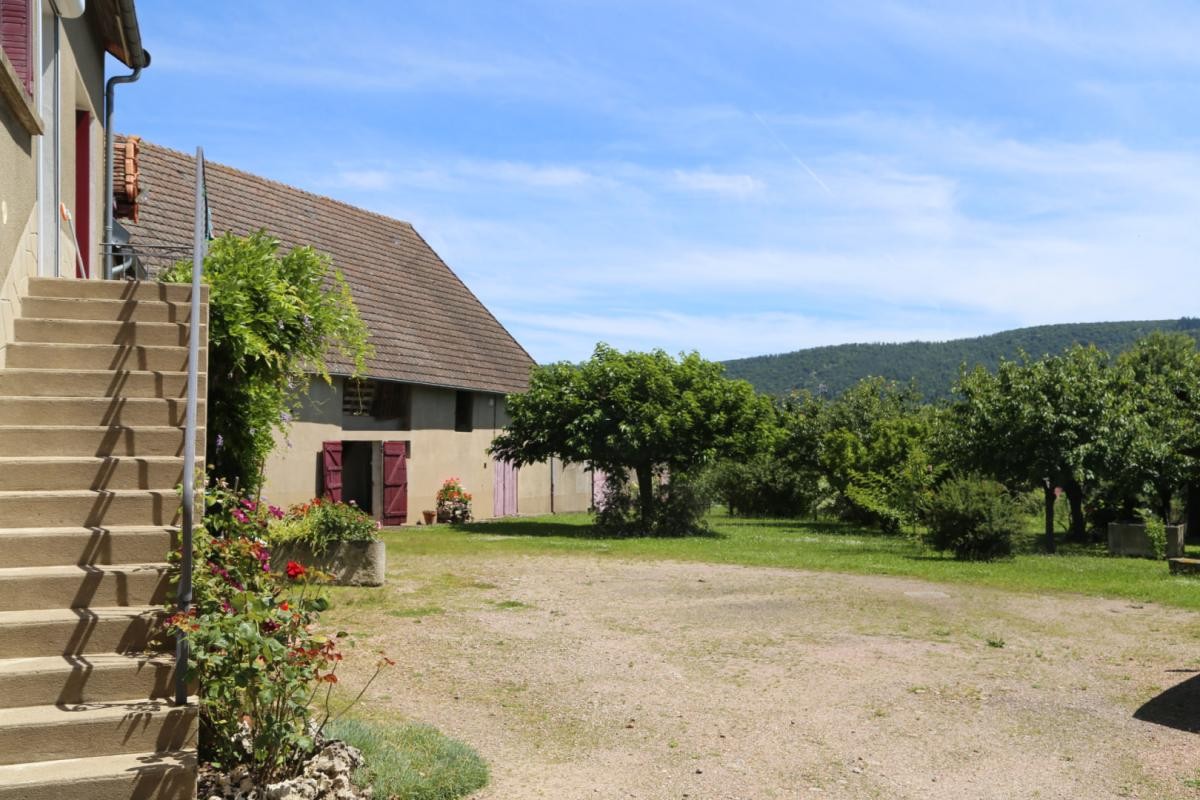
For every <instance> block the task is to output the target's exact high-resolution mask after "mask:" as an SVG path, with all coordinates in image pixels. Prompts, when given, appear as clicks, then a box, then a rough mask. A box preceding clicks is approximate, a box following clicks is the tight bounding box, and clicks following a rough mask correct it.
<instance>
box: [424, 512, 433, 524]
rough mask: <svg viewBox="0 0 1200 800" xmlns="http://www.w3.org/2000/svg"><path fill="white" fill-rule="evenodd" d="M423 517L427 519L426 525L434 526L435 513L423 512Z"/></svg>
mask: <svg viewBox="0 0 1200 800" xmlns="http://www.w3.org/2000/svg"><path fill="white" fill-rule="evenodd" d="M421 516H422V517H424V518H425V524H426V525H432V524H433V517H434V512H432V511H422V512H421Z"/></svg>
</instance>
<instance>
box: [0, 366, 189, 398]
mask: <svg viewBox="0 0 1200 800" xmlns="http://www.w3.org/2000/svg"><path fill="white" fill-rule="evenodd" d="M198 385H199V391H200V395H201V396H202V397H203V396H204V395H205V393H206V388H205V380H204V376H203V375H201V376H200V382H199V384H198ZM186 394H187V373H186V372H149V371H135V372H112V371H109V370H59V369H4V370H0V395H9V396H21V397H151V398H154V397H158V398H183V397H186Z"/></svg>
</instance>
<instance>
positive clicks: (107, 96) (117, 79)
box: [103, 53, 150, 280]
mask: <svg viewBox="0 0 1200 800" xmlns="http://www.w3.org/2000/svg"><path fill="white" fill-rule="evenodd" d="M145 61H146V64H147V65H148V64H149V63H150V54H149V53H146V57H145ZM141 75H142V68H141V67H134V69H133V72H131V73H129V74H128V75H114V76H113V77H111V78H109V79H108V82H107V83H106V84H104V243H103V247H104V278H105V280H112V277H113V149H114V146H115V142H114V140H115V138H116V136H115V134H114V133H113V127H112V125H113V100H114V98H115V97H116V94H117V84H118V83H133V82H134V81H136V80H137V79H138V78H140V77H141Z"/></svg>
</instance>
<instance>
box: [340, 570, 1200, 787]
mask: <svg viewBox="0 0 1200 800" xmlns="http://www.w3.org/2000/svg"><path fill="white" fill-rule="evenodd" d="M396 561H399V562H400V563H393V566H392V568H391V572H390V576H389V581H390V582H389V585H388V586H386V587H384V588H383V589H374V590H340V591H339V592H338V596H337V598H336V600H337V603H338V608H337V610H336V611H335V612H333V613H332V614H331V615H330V617H331V621H333V622H335V623H337V624H340V625H342V626H344V627H347V628H348V629H349V630H350V631H351V632H352V633H355V634H357V635H358V636H359V638H360V642H359V647H358V648H357V651H351V655H350V656H349V657H348V663H347V665H346V668H345V675H344V677H343V684H342V685H343V686H346V687H347V688H354V687H357V686H359V685H360V683H361V681H362V680H363V679H364V678H365V676H366V673H367V670H368V666H367V665H368V664H369V663H371V662H372V660H373V655H374V653H376V652H377V651H378V650H381V649H382V650H384V651H386V652H387V653H388V654H389V655H390V656H391V657H392V658H394V659H396V660H397V662H398V666H397V668H395V669H394V670H392V671H389V672H388V673H387V674H386V675H385V676H384V677H383V678H382V679H381V680H380V681H379V682H378V683H377V684H376V685H375V686H373V687H372V688H371V690H370V691H369V692H368V695H367V697H366V699H365V700H364V703H363V706H362V711H363V712H365V713H368V714H371V715H376V716H389V715H398V716H402V717H405V718H410V719H415V720H421V721H425V722H429V723H431V724H433V725H436V726H437V727H439V728H441V729H442V730H443V731H445V732H447V733H449V734H451V735H453V736H456V737H458V738H460V739H462V740H464V741H466V742H468V743H469V744H471V745H472V746H474V747H475V748H476V749H477V750H478V751H479V752H480V753H481V754H482V755H483V756H484V758H485V759H487V761H488V762H489V764H490V767H491V771H492V780H491V783H490V784H489V785H488V787H487V788H486V789H484V790H483V791H481V792H479V793H478V794H477V795H475V797H477V798H480V800H483V799H484V798H488V799H494V800H499V799H500V798H504V799H505V800H514V799H520V798H558V799H561V800H570V799H572V798H634V797H636V798H694V799H700V800H719V799H721V798H756V799H757V798H809V797H812V798H856V799H857V798H888V799H889V800H890V799H891V798H913V799H914V800H917V799H918V798H921V799H923V798H945V799H946V800H964V799H966V798H995V799H996V800H1016V799H1017V798H1071V799H1072V800H1075V799H1076V798H1078V799H1079V800H1102V799H1103V798H1126V797H1132V798H1154V799H1155V800H1166V799H1168V798H1198V797H1200V734H1197V733H1196V732H1195V731H1196V730H1198V729H1200V619H1198V618H1197V616H1196V615H1195V614H1192V613H1189V612H1186V611H1180V610H1174V609H1166V608H1161V607H1155V606H1151V605H1145V606H1143V605H1139V604H1136V603H1130V602H1129V601H1111V600H1104V599H1098V598H1087V597H1080V596H1062V595H1053V596H1034V595H1022V594H1014V593H1008V592H1003V591H997V590H992V589H979V588H973V587H966V586H962V585H954V586H950V585H941V584H931V583H924V582H921V581H915V580H911V579H903V578H884V577H860V576H848V575H838V574H829V573H810V572H800V571H793V570H779V569H764V568H749V567H732V566H716V565H705V564H690V563H689V564H683V563H676V562H651V561H622V560H616V559H611V558H603V557H595V556H572V555H562V556H557V555H551V556H528V557H519V556H511V555H506V556H472V557H466V558H463V557H453V558H450V557H444V556H421V555H416V556H408V555H406V556H404V558H403V559H396V558H395V557H394V556H393V562H396ZM1198 590H1200V587H1198Z"/></svg>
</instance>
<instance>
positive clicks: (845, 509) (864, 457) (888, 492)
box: [790, 378, 935, 532]
mask: <svg viewBox="0 0 1200 800" xmlns="http://www.w3.org/2000/svg"><path fill="white" fill-rule="evenodd" d="M798 408H799V413H800V415H801V416H800V417H799V418H798V419H797V420H795V421H794V422H793V423H792V425H791V426H790V430H791V431H793V435H794V436H795V437H797V438H804V439H809V440H812V439H815V442H816V459H817V464H818V468H819V470H820V472H821V473H822V474H823V475H824V476H825V478H826V480H827V481H828V482H829V485H830V486H831V487H832V488H833V489H834V490H836V491H837V492H838V493H839V495H840V498H841V500H840V503H839V506H840V510H841V513H842V515H843V516H844V517H846V518H848V519H851V520H855V521H859V522H868V523H871V524H876V525H879V526H881V527H882V528H883V529H884V530H887V531H890V532H896V531H898V530H899V529H900V526H901V525H902V524H904V523H906V522H907V523H910V524H915V522H916V520H917V516H918V513H919V508H920V505H921V498H922V496H923V495H924V494H926V493H927V492H928V490H929V488H930V487H931V485H932V482H933V476H934V472H935V469H934V465H933V462H932V460H931V458H930V455H929V454H930V452H931V450H930V448H929V446H928V440H929V438H930V427H931V423H932V419H933V410H932V408H931V407H929V406H925V405H923V404H922V403H921V396H920V393H919V392H918V391H917V390H916V389H915V387H913V386H912V385H905V384H900V383H896V382H895V381H889V380H886V379H884V378H864V379H863V380H861V381H859V382H858V383H856V384H855V385H854V386H852V387H850V388H849V389H847V390H846V391H845V392H843V393H842V394H841V395H839V396H838V397H837V398H835V399H833V400H831V401H828V402H825V403H823V404H820V410H819V416H817V417H816V418H812V417H813V414H812V411H811V410H810V408H811V406H808V407H806V405H805V404H801V405H800V406H799V407H798Z"/></svg>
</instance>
